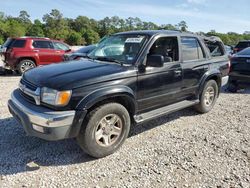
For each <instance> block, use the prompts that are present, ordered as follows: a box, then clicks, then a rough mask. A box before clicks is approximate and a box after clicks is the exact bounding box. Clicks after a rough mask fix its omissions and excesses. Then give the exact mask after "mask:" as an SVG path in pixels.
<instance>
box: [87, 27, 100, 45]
mask: <svg viewBox="0 0 250 188" xmlns="http://www.w3.org/2000/svg"><path fill="white" fill-rule="evenodd" d="M83 37H84V40H85V41H86V43H87V44H95V43H97V42H98V41H99V40H100V36H99V34H98V33H97V32H95V31H94V30H91V29H88V30H85V32H84V33H83Z"/></svg>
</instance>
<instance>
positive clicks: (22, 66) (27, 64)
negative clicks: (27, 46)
mask: <svg viewBox="0 0 250 188" xmlns="http://www.w3.org/2000/svg"><path fill="white" fill-rule="evenodd" d="M35 67H36V64H35V62H34V61H32V60H30V59H23V60H22V61H20V62H19V64H18V66H17V70H18V72H19V74H23V73H24V72H25V71H27V70H29V69H32V68H35Z"/></svg>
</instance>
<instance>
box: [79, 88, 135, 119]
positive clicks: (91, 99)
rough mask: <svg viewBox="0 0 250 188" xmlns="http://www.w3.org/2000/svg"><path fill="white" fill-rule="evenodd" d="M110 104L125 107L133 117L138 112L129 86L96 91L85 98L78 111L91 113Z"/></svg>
mask: <svg viewBox="0 0 250 188" xmlns="http://www.w3.org/2000/svg"><path fill="white" fill-rule="evenodd" d="M109 102H117V103H119V104H121V105H123V106H124V107H125V108H126V109H127V110H128V112H129V114H130V115H131V117H133V115H134V114H135V112H136V110H137V104H136V100H135V95H134V92H133V91H132V89H131V88H129V87H127V86H115V87H107V88H102V89H98V90H95V91H93V92H91V93H90V94H88V95H87V96H85V97H84V98H83V99H82V100H81V101H80V102H79V103H78V105H77V107H76V109H79V110H87V111H91V110H92V109H94V108H96V107H97V106H100V105H102V104H106V103H109Z"/></svg>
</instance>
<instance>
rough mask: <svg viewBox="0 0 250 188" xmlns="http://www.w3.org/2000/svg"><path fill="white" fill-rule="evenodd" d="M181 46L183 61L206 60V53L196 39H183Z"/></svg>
mask: <svg viewBox="0 0 250 188" xmlns="http://www.w3.org/2000/svg"><path fill="white" fill-rule="evenodd" d="M181 44H182V57H183V61H192V60H198V59H203V58H204V52H203V50H202V48H201V45H200V43H199V42H198V40H197V39H196V38H193V37H182V38H181Z"/></svg>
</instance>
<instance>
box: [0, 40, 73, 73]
mask: <svg viewBox="0 0 250 188" xmlns="http://www.w3.org/2000/svg"><path fill="white" fill-rule="evenodd" d="M70 51H71V49H70V47H69V46H68V45H67V44H65V43H63V42H61V41H57V40H51V39H49V38H39V37H20V38H8V39H7V41H6V42H5V43H4V45H3V46H2V54H3V56H4V64H5V65H4V66H5V68H9V69H11V70H14V71H18V72H19V73H21V74H22V73H24V72H25V71H26V70H28V69H31V68H34V67H36V66H40V65H48V64H51V63H57V62H61V61H63V55H64V54H65V53H67V52H70Z"/></svg>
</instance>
